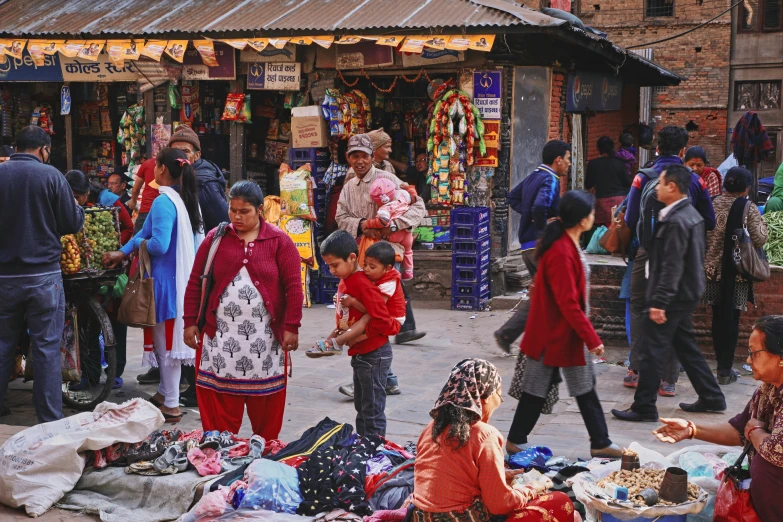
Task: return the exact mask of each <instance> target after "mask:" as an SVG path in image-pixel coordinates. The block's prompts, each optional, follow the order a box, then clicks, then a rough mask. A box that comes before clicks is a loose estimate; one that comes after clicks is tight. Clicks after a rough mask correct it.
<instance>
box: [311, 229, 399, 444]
mask: <svg viewBox="0 0 783 522" xmlns="http://www.w3.org/2000/svg"><path fill="white" fill-rule="evenodd" d="M358 256H359V247H358V245H357V244H356V239H354V238H353V237H352V236H351V235H350V234H349V233H348V232H346V231H344V230H338V231H337V232H334V233H333V234H331V235H330V236H329V237H328V238H326V239H325V240H324V242H323V243H322V244H321V257H322V258H323V260H324V263H326V265H327V266H328V267H329V271H330V272H331V273H332V275H334V276H336V277H339V278H340V284H339V285H338V287H337V297H338V302H339V300H340V298H341V297H342V296H343V295H346V294H348V295H352V296H356V297H357V299H359V301H361V304H362V305H363V306H364V308H365V309H366V311H367V312H366V314H367V315H368V316H369V320H368V321H367V326H366V328H365V331H364V335H365V336H366V339H364V340H361V341H358V342H356V343H355V344H354V345H353V346H351V347H350V348H349V349H348V355H350V356H351V367H352V368H353V386H354V395H353V404H354V407H355V408H356V433H358V434H359V435H362V436H367V435H380V436H385V435H386V413H385V411H384V410H385V409H386V378H387V376H388V374H389V368H391V362H392V348H391V344H389V337H388V336H389V335H396V334H397V333H398V332H399V331H400V323H399V322H398V321H395V320H394V319H393V318H392V317H391V315H389V309H388V307H387V303H386V302H385V300H384V297H383V294H382V293H381V290H380V289H379V288H378V287H377V286H375V284H373V282H372V281H370V279H369V278H368V277H367V276H366V275H365V274H364V272H362V271H361V270H360V269H359V263H358V261H357V258H358ZM341 308H342V306H340V305H338V310H340V309H341ZM363 315H364V313H362V312H361V311H359V310H358V309H356V308H350V309H348V310H346V311H345V313H343V314H341V316H340V315H338V328H339V329H341V330H348V329H349V328H350V327H351V326H352V325H354V324H356V323H357V322H358V321H359V320H360V319H361V318H362V316H363Z"/></svg>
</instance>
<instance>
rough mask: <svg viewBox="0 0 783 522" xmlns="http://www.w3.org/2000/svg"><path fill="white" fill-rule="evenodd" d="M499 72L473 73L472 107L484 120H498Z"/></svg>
mask: <svg viewBox="0 0 783 522" xmlns="http://www.w3.org/2000/svg"><path fill="white" fill-rule="evenodd" d="M500 84H501V72H500V71H476V72H474V73H473V105H475V106H476V108H477V109H478V111H479V114H481V117H482V118H483V119H486V120H499V119H500V100H501V98H500Z"/></svg>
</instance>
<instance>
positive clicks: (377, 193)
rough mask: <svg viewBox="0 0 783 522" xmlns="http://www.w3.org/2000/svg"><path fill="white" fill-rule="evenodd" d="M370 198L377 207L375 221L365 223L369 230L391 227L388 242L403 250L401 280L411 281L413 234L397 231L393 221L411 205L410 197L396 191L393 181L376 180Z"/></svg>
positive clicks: (404, 192) (407, 194)
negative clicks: (397, 244) (401, 247)
mask: <svg viewBox="0 0 783 522" xmlns="http://www.w3.org/2000/svg"><path fill="white" fill-rule="evenodd" d="M370 198H372V200H373V202H375V204H376V205H378V211H377V212H376V214H375V219H370V220H368V221H367V226H368V227H370V228H386V227H389V226H390V227H391V231H392V233H391V235H390V236H389V237H388V240H389V241H390V242H392V243H399V244H401V245H402V246H403V247H404V248H405V254H404V255H403V256H402V270H401V273H402V279H403V280H408V279H413V233H412V232H411V231H410V229H406V230H397V228H396V226H395V225H394V220H396V219H398V218H399V217H401V216H402V215H403V214H405V212H407V211H408V207H409V206H410V204H411V195H410V194H409V193H408V192H407V191H405V190H402V189H398V188H397V186H396V185H395V184H394V182H393V181H391V180H390V179H386V178H378V179H376V180H375V181H373V183H372V186H371V187H370Z"/></svg>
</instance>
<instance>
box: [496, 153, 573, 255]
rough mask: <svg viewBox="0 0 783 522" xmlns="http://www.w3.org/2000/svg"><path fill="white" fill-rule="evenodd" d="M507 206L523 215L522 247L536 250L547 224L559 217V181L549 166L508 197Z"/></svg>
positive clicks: (542, 168) (536, 171)
mask: <svg viewBox="0 0 783 522" xmlns="http://www.w3.org/2000/svg"><path fill="white" fill-rule="evenodd" d="M508 205H509V206H510V207H511V208H513V209H514V210H515V211H516V212H518V213H519V214H520V216H521V217H520V219H519V243H520V245H521V247H522V249H523V250H526V249H528V248H533V247H534V246H535V243H536V240H537V239H538V236H539V235H540V234H541V232H543V230H544V227H546V224H547V220H549V218H552V217H557V216H558V207H559V206H560V178H559V177H558V176H557V174H555V172H554V171H553V170H552V169H551V168H549V167H548V166H546V165H541V166H539V167H538V168H537V169H536V170H534V171H533V172H532V173H530V175H528V177H526V178H525V179H523V180H522V183H520V184H519V185H517V186H516V187H514V190H512V191H511V192H510V193H509V194H508Z"/></svg>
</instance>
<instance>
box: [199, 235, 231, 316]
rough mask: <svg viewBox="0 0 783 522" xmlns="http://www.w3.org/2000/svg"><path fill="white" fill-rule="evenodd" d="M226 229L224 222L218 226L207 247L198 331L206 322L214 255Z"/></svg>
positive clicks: (202, 276)
mask: <svg viewBox="0 0 783 522" xmlns="http://www.w3.org/2000/svg"><path fill="white" fill-rule="evenodd" d="M226 227H228V223H226V222H223V223H221V224H220V225H218V227H217V230H216V231H215V236H214V237H213V238H212V244H211V245H209V255H208V256H207V263H206V264H205V265H204V274H203V275H201V304H200V305H199V308H198V321H197V322H196V324H197V325H198V329H199V331H200V330H202V329H203V328H204V325H205V324H206V322H207V301H208V300H209V294H211V293H212V287H213V286H215V279H214V278H213V277H212V272H213V270H214V267H215V255H216V254H217V251H218V248H219V247H220V242H221V240H222V239H223V236H225V235H226Z"/></svg>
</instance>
